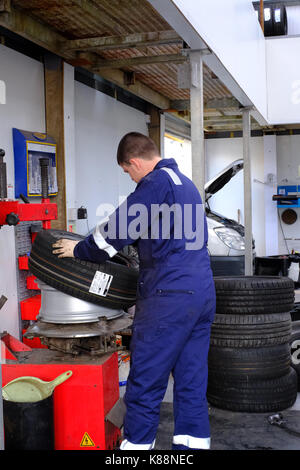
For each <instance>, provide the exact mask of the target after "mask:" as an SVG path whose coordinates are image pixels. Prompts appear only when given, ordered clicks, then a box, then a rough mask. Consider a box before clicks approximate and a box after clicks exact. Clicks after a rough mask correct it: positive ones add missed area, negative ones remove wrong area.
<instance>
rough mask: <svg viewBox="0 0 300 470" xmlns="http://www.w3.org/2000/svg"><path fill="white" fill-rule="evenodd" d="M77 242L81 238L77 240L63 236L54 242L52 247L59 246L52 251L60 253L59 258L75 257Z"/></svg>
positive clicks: (56, 253)
mask: <svg viewBox="0 0 300 470" xmlns="http://www.w3.org/2000/svg"><path fill="white" fill-rule="evenodd" d="M77 243H79V240H78V241H75V240H68V239H67V238H61V239H60V240H58V241H57V242H55V243H53V245H52V247H53V248H57V250H53V251H52V253H53V254H55V255H58V258H74V248H75V246H76V245H77Z"/></svg>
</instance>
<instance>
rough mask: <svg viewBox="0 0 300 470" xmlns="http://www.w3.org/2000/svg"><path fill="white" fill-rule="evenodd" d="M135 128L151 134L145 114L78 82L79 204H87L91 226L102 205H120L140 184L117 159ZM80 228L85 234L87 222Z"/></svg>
mask: <svg viewBox="0 0 300 470" xmlns="http://www.w3.org/2000/svg"><path fill="white" fill-rule="evenodd" d="M131 131H137V132H141V133H143V134H146V135H148V129H147V124H146V119H145V114H144V113H142V112H140V111H138V110H135V109H133V108H131V107H129V106H127V105H125V104H122V103H120V102H119V101H116V100H115V99H114V98H111V97H110V96H107V95H104V94H103V93H101V92H99V91H97V90H94V89H92V88H89V87H87V86H86V85H83V84H81V83H79V82H75V161H74V164H75V172H76V201H75V203H76V204H77V207H80V206H81V205H83V206H85V207H87V209H88V224H89V229H92V228H93V227H94V226H95V224H96V223H97V222H98V221H99V220H100V218H99V217H97V216H96V211H97V207H98V206H99V204H107V203H109V204H114V205H115V206H117V205H118V204H119V197H120V196H127V195H128V194H129V193H130V192H131V191H133V190H134V188H135V186H136V184H135V183H134V182H133V181H131V180H130V178H129V176H128V175H126V174H124V172H123V170H122V169H121V168H120V167H119V166H118V164H117V161H116V152H117V147H118V143H119V141H120V139H121V138H122V137H123V136H124V135H125V134H126V133H127V132H131ZM76 231H77V233H81V234H83V235H85V234H86V233H87V223H86V221H84V220H83V221H82V220H79V221H77V222H76Z"/></svg>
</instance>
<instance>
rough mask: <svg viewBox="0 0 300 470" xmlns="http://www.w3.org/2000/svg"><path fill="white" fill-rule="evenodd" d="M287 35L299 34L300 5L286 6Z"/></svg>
mask: <svg viewBox="0 0 300 470" xmlns="http://www.w3.org/2000/svg"><path fill="white" fill-rule="evenodd" d="M286 16H287V23H288V35H295V34H300V5H294V6H287V7H286Z"/></svg>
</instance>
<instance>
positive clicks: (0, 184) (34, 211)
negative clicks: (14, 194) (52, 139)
mask: <svg viewBox="0 0 300 470" xmlns="http://www.w3.org/2000/svg"><path fill="white" fill-rule="evenodd" d="M4 156H5V151H4V150H3V149H0V228H1V227H2V226H3V225H17V224H18V223H19V222H25V221H27V222H28V221H36V220H41V221H42V223H43V228H44V229H48V228H50V227H51V220H55V219H57V205H56V204H55V203H51V202H50V199H49V198H48V184H47V180H48V165H49V160H48V159H43V158H41V159H40V166H41V177H42V202H41V203H31V202H30V203H29V200H28V199H27V198H26V196H24V195H23V194H22V199H23V203H21V202H19V201H18V200H16V199H14V200H12V199H8V198H7V178H6V163H5V162H4V161H3V158H4ZM20 197H21V195H20Z"/></svg>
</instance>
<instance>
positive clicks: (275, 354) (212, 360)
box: [208, 343, 291, 384]
mask: <svg viewBox="0 0 300 470" xmlns="http://www.w3.org/2000/svg"><path fill="white" fill-rule="evenodd" d="M290 365H291V358H290V346H289V344H288V343H286V344H280V345H276V346H268V347H261V348H245V349H243V348H219V347H216V346H211V347H210V348H209V353H208V376H209V377H213V378H214V377H215V378H217V380H218V381H220V384H222V381H223V380H227V379H229V378H230V380H231V381H237V382H238V381H241V382H243V381H248V380H250V379H251V380H253V379H257V380H259V379H262V380H263V379H267V378H270V379H273V378H275V377H281V376H283V375H285V374H286V373H287V372H288V370H289V368H290Z"/></svg>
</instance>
